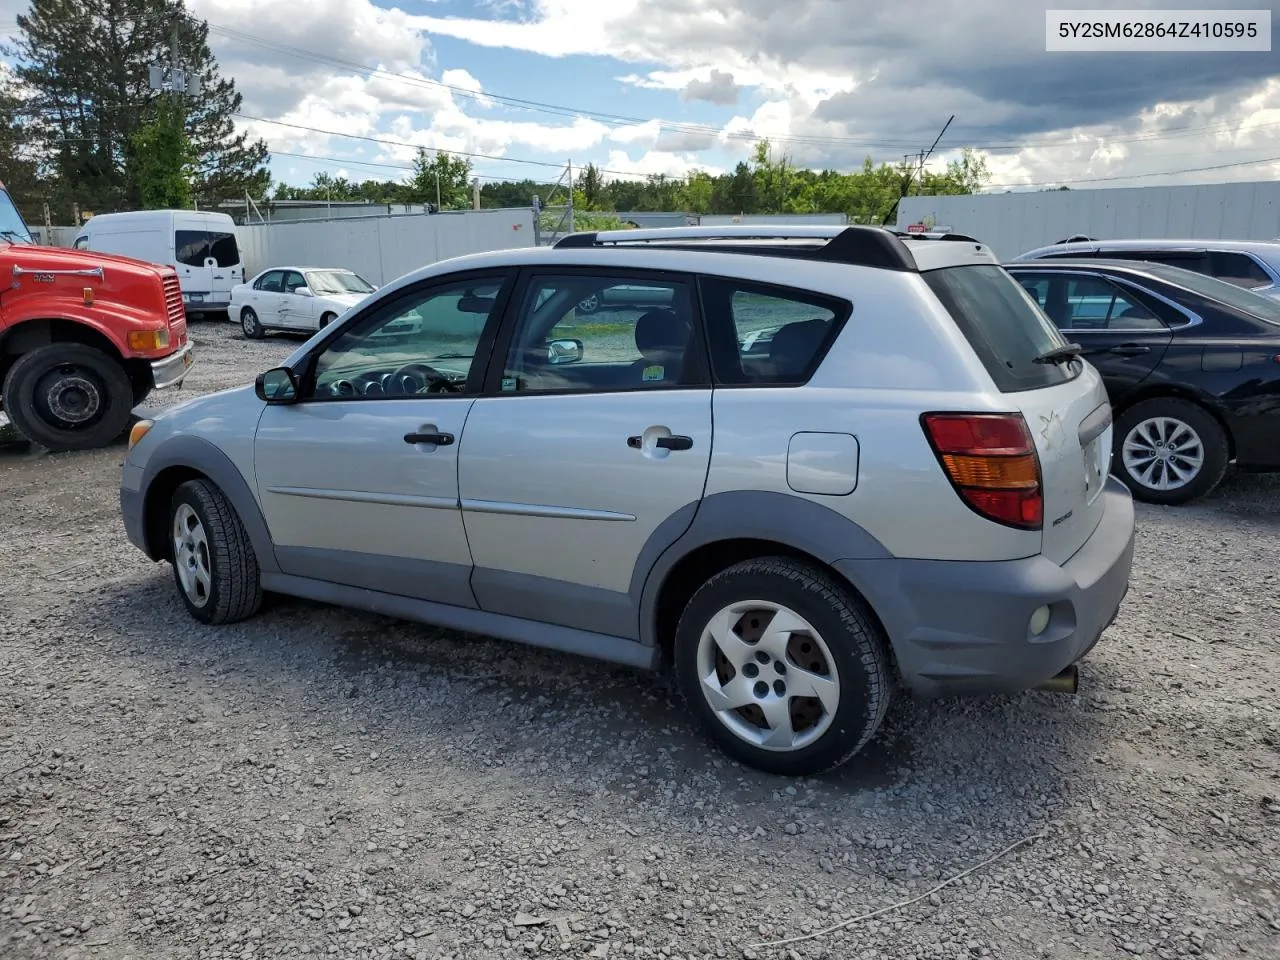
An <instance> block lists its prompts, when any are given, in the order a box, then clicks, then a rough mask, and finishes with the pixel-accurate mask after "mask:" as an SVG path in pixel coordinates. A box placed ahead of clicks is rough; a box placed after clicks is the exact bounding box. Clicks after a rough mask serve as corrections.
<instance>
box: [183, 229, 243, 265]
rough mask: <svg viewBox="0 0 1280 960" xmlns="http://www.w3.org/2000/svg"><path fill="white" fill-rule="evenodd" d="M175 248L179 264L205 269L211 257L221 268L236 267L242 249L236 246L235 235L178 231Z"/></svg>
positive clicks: (208, 231)
mask: <svg viewBox="0 0 1280 960" xmlns="http://www.w3.org/2000/svg"><path fill="white" fill-rule="evenodd" d="M173 246H174V251H175V256H176V257H177V260H178V262H179V263H185V264H186V265H187V266H188V267H203V266H204V262H205V260H206V259H207V258H209V257H213V259H214V260H215V261H217V264H218V266H220V267H234V266H236V265H237V264H238V263H239V262H240V249H239V247H237V246H236V235H235V234H234V233H226V232H223V231H216V230H178V231H176V232H175V233H174V238H173Z"/></svg>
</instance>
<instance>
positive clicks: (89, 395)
mask: <svg viewBox="0 0 1280 960" xmlns="http://www.w3.org/2000/svg"><path fill="white" fill-rule="evenodd" d="M4 408H5V412H6V413H7V414H8V415H9V419H10V420H12V421H13V425H14V426H15V427H17V429H18V432H19V433H20V434H22V435H23V436H24V437H26V438H27V439H28V440H30V441H32V442H33V443H38V444H40V445H41V446H43V447H47V448H48V449H50V450H53V451H64V450H90V449H93V448H94V447H105V446H106V445H107V444H109V443H110V442H111V441H112V440H115V439H116V438H117V437H118V436H120V434H122V433H123V432H124V428H125V426H126V425H127V424H128V423H129V412H130V411H131V410H132V409H133V384H132V383H130V382H129V375H128V374H127V373H126V372H125V369H124V367H123V366H122V365H121V364H120V362H119V361H118V360H115V359H113V358H112V357H109V356H108V355H107V354H105V353H103V352H102V351H101V350H95V349H94V348H93V347H87V346H85V345H83V344H79V343H52V344H49V345H48V346H45V347H39V348H38V349H36V350H32V351H31V352H30V353H25V354H23V355H22V356H21V357H19V358H18V360H17V362H16V363H14V365H13V366H12V367H10V368H9V375H8V376H7V377H5V381H4Z"/></svg>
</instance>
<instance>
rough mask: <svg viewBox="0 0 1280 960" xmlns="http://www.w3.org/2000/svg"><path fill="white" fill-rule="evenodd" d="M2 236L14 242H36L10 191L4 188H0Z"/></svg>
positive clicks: (0, 231) (0, 229)
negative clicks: (14, 203)
mask: <svg viewBox="0 0 1280 960" xmlns="http://www.w3.org/2000/svg"><path fill="white" fill-rule="evenodd" d="M0 237H3V238H4V239H6V240H8V241H10V242H12V243H31V244H34V243H35V239H34V238H33V237H32V236H31V231H30V230H28V229H27V224H26V221H24V220H23V219H22V214H20V213H19V212H18V208H17V207H15V206H14V205H13V198H12V197H10V196H9V191H8V190H4V189H0Z"/></svg>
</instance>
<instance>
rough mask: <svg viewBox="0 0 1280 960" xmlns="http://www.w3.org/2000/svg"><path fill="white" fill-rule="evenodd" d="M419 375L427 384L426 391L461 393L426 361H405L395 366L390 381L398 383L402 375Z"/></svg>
mask: <svg viewBox="0 0 1280 960" xmlns="http://www.w3.org/2000/svg"><path fill="white" fill-rule="evenodd" d="M415 375H417V376H421V378H422V379H423V380H425V381H426V384H427V390H426V392H427V393H461V392H462V388H461V387H458V386H457V385H455V384H454V383H453V382H452V381H450V380H449V378H448V377H447V376H445V375H444V374H443V373H441V372H440V371H439V370H437V369H436V368H435V367H433V366H431V365H430V364H426V363H406V364H405V365H404V366H402V367H398V368H396V370H395V372H394V373H392V374H391V382H392V383H394V384H399V383H400V380H401V378H402V377H408V376H415Z"/></svg>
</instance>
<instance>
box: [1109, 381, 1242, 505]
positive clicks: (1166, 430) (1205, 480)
mask: <svg viewBox="0 0 1280 960" xmlns="http://www.w3.org/2000/svg"><path fill="white" fill-rule="evenodd" d="M1229 457H1230V453H1229V449H1228V445H1227V435H1226V431H1224V430H1223V429H1222V426H1221V424H1219V423H1218V421H1217V420H1216V419H1214V417H1213V415H1212V414H1210V413H1209V412H1208V411H1207V410H1205V409H1204V408H1203V407H1201V406H1199V405H1198V404H1195V403H1192V402H1191V401H1189V400H1181V399H1178V398H1176V397H1157V398H1154V399H1151V400H1144V401H1142V402H1141V403H1137V404H1134V405H1133V406H1132V407H1130V408H1129V409H1128V410H1126V411H1125V412H1124V413H1123V414H1121V416H1120V418H1119V419H1118V420H1117V421H1116V431H1115V454H1114V456H1113V457H1112V463H1113V467H1112V469H1113V470H1114V471H1115V473H1117V474H1118V475H1119V477H1120V479H1121V480H1123V481H1124V482H1125V484H1126V485H1127V486H1128V487H1129V489H1130V491H1132V493H1133V496H1134V497H1135V498H1136V499H1138V500H1144V501H1146V502H1147V503H1162V504H1168V505H1174V504H1181V503H1188V502H1190V501H1192V500H1195V499H1197V498H1199V497H1203V496H1204V495H1205V494H1207V493H1209V492H1210V491H1212V490H1213V489H1214V488H1215V487H1216V486H1217V485H1218V484H1219V483H1220V482H1221V481H1222V477H1223V475H1224V474H1225V473H1226V471H1227V463H1228V460H1229Z"/></svg>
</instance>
